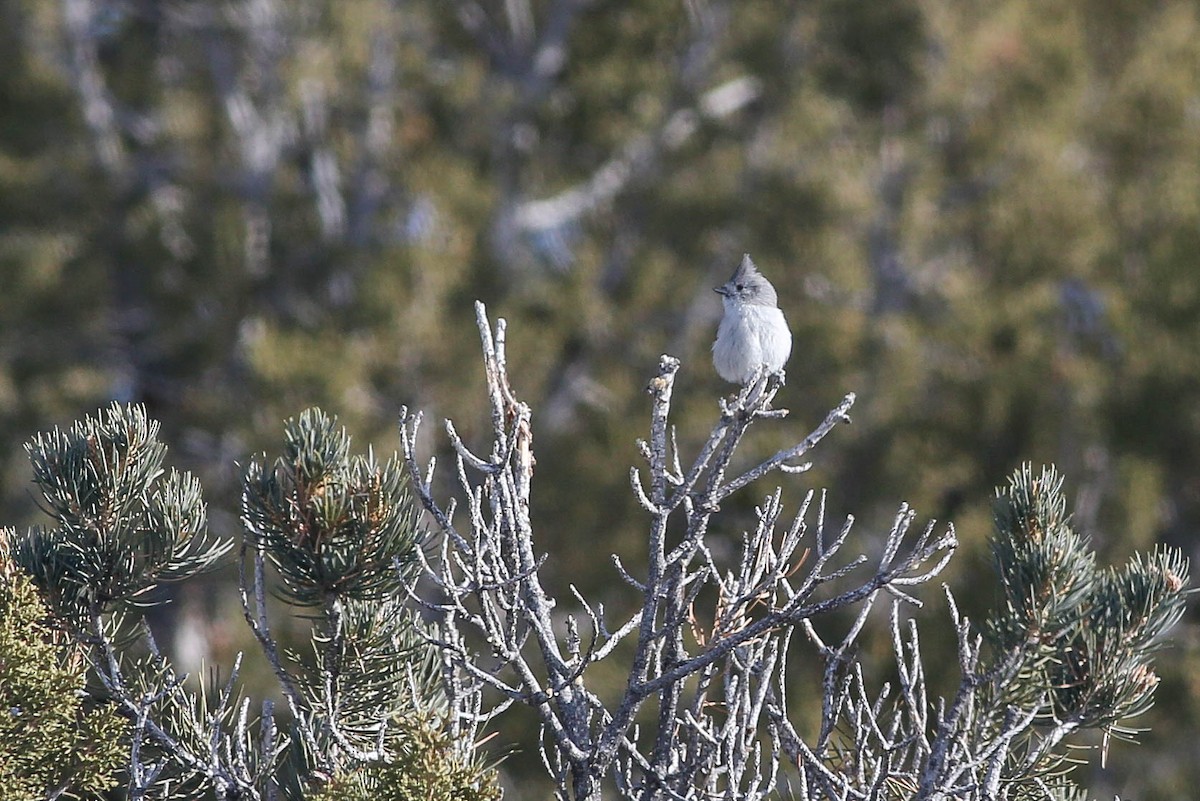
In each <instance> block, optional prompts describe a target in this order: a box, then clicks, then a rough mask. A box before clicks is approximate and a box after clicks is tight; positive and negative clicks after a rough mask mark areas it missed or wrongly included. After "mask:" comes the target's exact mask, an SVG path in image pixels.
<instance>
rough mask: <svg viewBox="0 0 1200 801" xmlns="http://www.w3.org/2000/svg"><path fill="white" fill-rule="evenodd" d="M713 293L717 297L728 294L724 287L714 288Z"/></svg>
mask: <svg viewBox="0 0 1200 801" xmlns="http://www.w3.org/2000/svg"><path fill="white" fill-rule="evenodd" d="M713 292H716V293H717V294H718V295H722V296H724V295H728V294H729V291H728V290H727V289H725V287H723V286H714V287H713Z"/></svg>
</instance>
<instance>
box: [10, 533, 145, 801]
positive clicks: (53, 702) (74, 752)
mask: <svg viewBox="0 0 1200 801" xmlns="http://www.w3.org/2000/svg"><path fill="white" fill-rule="evenodd" d="M9 537H10V534H9V533H8V532H5V531H0V799H3V801H34V799H43V798H46V797H47V796H48V795H50V794H51V793H53V792H56V791H60V790H61V791H64V792H65V795H66V796H67V797H82V798H94V797H96V796H97V794H99V793H102V792H104V791H105V790H108V789H110V788H112V787H115V786H116V784H117V772H118V771H119V770H120V768H121V766H122V764H123V752H125V751H127V742H128V737H127V736H126V734H127V730H128V726H127V724H126V723H125V722H124V721H122V720H121V718H120V717H119V716H118V715H117V714H116V712H115V711H114V710H113V709H112V708H111V707H109V706H99V707H97V706H96V705H95V704H93V703H91V702H90V701H89V700H88V699H86V697H85V695H84V693H83V689H84V684H85V681H86V670H87V666H86V662H85V661H84V659H83V656H82V653H81V652H80V651H79V650H78V649H76V648H73V647H71V646H70V645H69V644H68V643H64V641H63V637H62V635H61V633H60V632H57V631H55V630H54V629H53V628H52V627H50V626H48V625H47V622H46V618H47V609H46V606H45V605H44V604H43V603H42V601H41V599H40V598H39V597H38V594H37V592H36V590H35V589H34V586H33V584H32V582H31V581H30V580H29V578H28V576H26V575H25V574H23V573H22V572H20V571H18V570H16V569H14V567H13V565H12V562H11V559H10V553H9V551H8V545H7V543H8V539H9Z"/></svg>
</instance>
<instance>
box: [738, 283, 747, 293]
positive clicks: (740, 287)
mask: <svg viewBox="0 0 1200 801" xmlns="http://www.w3.org/2000/svg"><path fill="white" fill-rule="evenodd" d="M745 288H746V285H745V284H738V285H737V291H738V292H741V291H742V290H743V289H745Z"/></svg>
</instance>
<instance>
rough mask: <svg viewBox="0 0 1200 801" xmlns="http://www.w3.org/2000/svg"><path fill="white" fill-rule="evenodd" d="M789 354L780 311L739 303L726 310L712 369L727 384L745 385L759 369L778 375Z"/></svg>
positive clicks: (789, 338) (788, 336)
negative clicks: (764, 368)
mask: <svg viewBox="0 0 1200 801" xmlns="http://www.w3.org/2000/svg"><path fill="white" fill-rule="evenodd" d="M791 353H792V333H791V331H789V330H788V325H787V320H786V319H784V316H783V312H782V311H780V310H779V309H777V308H775V307H772V306H759V305H749V304H741V303H729V304H728V305H727V306H726V309H725V315H724V316H723V317H722V318H721V325H720V326H719V327H718V329H717V341H716V342H714V343H713V365H714V366H715V367H716V368H717V373H718V374H719V375H720V376H721V377H722V378H724V379H725V380H726V381H731V382H733V383H737V384H744V383H746V382H747V381H749V380H750V379H751V378H753V377H754V373H755V372H756V371H757V370H758V369H759V368H761V367H766V368H767V370H768V371H770V372H773V373H774V372H779V371H780V370H782V369H783V366H784V365H785V364H787V360H788V356H790V355H791Z"/></svg>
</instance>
